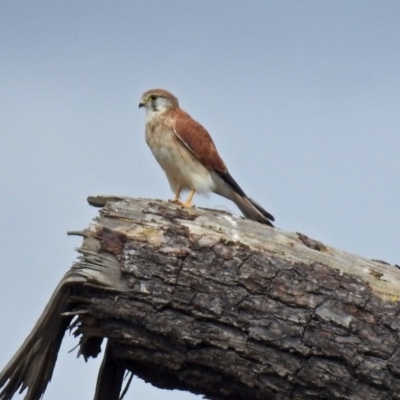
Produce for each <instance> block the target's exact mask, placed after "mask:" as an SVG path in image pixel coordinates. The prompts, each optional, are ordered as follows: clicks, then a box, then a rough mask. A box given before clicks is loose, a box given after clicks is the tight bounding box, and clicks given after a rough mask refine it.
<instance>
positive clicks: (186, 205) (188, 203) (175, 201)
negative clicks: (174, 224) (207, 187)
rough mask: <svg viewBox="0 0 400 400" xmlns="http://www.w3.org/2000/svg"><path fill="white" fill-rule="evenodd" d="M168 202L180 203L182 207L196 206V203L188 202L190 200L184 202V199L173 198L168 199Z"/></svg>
mask: <svg viewBox="0 0 400 400" xmlns="http://www.w3.org/2000/svg"><path fill="white" fill-rule="evenodd" d="M168 202H169V203H173V204H178V205H180V206H181V207H184V208H194V205H193V204H192V202H188V201H186V202H185V203H184V202H183V201H180V200H178V199H171V200H168Z"/></svg>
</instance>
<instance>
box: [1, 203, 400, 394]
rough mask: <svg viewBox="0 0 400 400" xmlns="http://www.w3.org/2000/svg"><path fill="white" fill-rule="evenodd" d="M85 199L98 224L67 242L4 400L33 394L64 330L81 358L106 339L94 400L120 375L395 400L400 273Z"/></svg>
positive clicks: (230, 219) (226, 228) (147, 207)
mask: <svg viewBox="0 0 400 400" xmlns="http://www.w3.org/2000/svg"><path fill="white" fill-rule="evenodd" d="M89 202H90V203H91V204H92V205H95V206H99V207H102V208H101V209H100V216H99V217H98V218H97V219H96V220H95V222H94V223H93V224H92V225H91V226H90V227H89V228H88V229H86V230H85V231H83V232H74V234H80V235H82V236H84V242H83V245H82V247H81V248H80V249H79V250H78V251H79V253H80V254H81V256H80V259H79V261H78V262H77V263H76V264H75V265H74V266H73V267H72V268H71V270H70V271H68V272H67V274H66V275H65V277H64V278H63V280H62V281H61V283H60V284H59V286H58V287H57V289H56V291H55V293H54V295H53V297H52V299H51V300H50V302H49V304H48V306H47V307H46V309H45V311H44V312H43V314H42V316H41V318H40V319H39V321H38V323H37V325H36V326H35V328H34V330H33V331H32V333H31V334H30V335H29V337H28V338H27V339H26V341H25V342H24V344H23V345H22V346H21V348H20V349H19V351H18V352H17V353H16V355H15V356H14V357H13V359H12V360H11V361H10V362H9V364H8V365H7V366H6V367H5V368H4V370H3V371H2V372H1V373H0V388H1V387H2V388H3V389H2V392H1V394H0V399H1V400H9V399H11V398H12V396H13V395H14V393H16V392H17V391H18V390H23V389H26V390H27V394H26V399H27V400H38V399H39V398H40V397H41V395H42V394H43V393H44V391H45V389H46V386H47V384H48V382H49V380H50V379H51V375H52V371H53V368H54V365H55V361H56V357H57V352H58V350H59V347H60V344H61V340H62V336H63V334H64V331H65V330H66V329H67V327H68V326H69V325H70V324H71V325H70V327H72V329H75V334H76V335H77V336H80V349H79V354H82V355H83V356H84V357H85V358H88V357H95V356H97V355H98V353H99V352H100V344H101V341H102V340H103V338H107V339H108V346H107V357H106V360H104V362H103V367H102V370H101V372H100V375H99V381H98V384H97V390H96V395H95V399H96V400H100V399H103V398H110V399H111V398H112V399H114V398H117V397H118V394H119V392H120V389H121V385H122V375H123V371H124V370H128V371H131V372H132V373H134V374H136V375H137V376H139V377H141V378H143V379H145V380H146V381H149V382H151V383H152V384H153V385H155V386H158V387H160V388H169V389H172V388H174V389H185V390H189V391H191V392H193V393H197V394H203V395H205V396H206V397H208V398H210V399H215V400H228V399H229V400H232V399H246V400H249V399H254V400H258V399H263V400H264V399H270V400H275V399H276V400H284V399H297V400H300V399H304V400H305V399H349V400H350V399H351V400H358V399H359V400H368V399H371V400H377V399H382V400H383V399H400V349H399V331H400V314H399V311H400V303H399V289H400V269H399V267H398V266H394V265H388V264H386V263H383V262H381V261H372V260H367V259H364V258H362V257H358V256H355V255H352V254H348V253H345V252H343V251H340V250H337V249H334V248H331V247H329V246H327V245H324V244H322V243H320V242H318V241H315V240H312V239H309V238H308V237H307V236H305V235H301V234H294V233H288V232H284V231H281V230H279V229H272V228H269V227H267V226H264V225H261V224H259V223H256V222H252V221H248V220H243V219H241V218H239V217H235V216H232V215H230V214H227V213H225V212H220V211H215V210H202V209H190V210H186V209H182V208H180V207H179V206H176V205H173V204H170V203H165V202H161V201H148V200H138V199H126V198H124V199H123V198H115V197H114V198H111V197H95V198H89ZM107 371H109V372H107ZM110 371H111V372H110ZM105 391H108V392H107V393H110V395H109V397H107V396H106V397H104V392H105Z"/></svg>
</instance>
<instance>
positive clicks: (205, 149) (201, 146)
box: [174, 110, 226, 172]
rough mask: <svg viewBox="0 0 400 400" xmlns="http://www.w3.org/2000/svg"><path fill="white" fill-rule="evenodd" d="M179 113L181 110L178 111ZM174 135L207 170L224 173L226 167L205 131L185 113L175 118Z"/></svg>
mask: <svg viewBox="0 0 400 400" xmlns="http://www.w3.org/2000/svg"><path fill="white" fill-rule="evenodd" d="M180 111H181V110H180ZM174 133H175V135H176V136H177V138H178V139H179V140H180V141H181V143H182V144H183V145H184V146H185V147H186V148H187V149H188V150H189V151H190V152H191V153H192V154H193V155H194V156H196V158H197V159H198V160H199V161H200V162H201V163H202V164H203V165H204V166H205V167H206V168H208V169H212V170H214V171H216V172H225V171H226V166H225V164H224V162H223V161H222V159H221V157H220V156H219V154H218V151H217V149H216V147H215V144H214V142H213V140H212V139H211V136H210V134H209V133H208V132H207V130H206V129H205V128H204V127H203V126H202V125H200V124H199V123H198V122H197V121H195V120H194V119H193V118H192V117H191V116H190V115H188V114H186V113H185V112H182V111H181V112H180V113H179V114H178V115H177V116H176V118H175V124H174Z"/></svg>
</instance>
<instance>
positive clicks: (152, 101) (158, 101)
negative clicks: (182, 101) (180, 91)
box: [139, 89, 179, 113]
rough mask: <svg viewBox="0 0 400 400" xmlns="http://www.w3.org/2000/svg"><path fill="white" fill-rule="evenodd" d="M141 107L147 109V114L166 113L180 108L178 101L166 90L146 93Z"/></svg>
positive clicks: (141, 101) (154, 90) (141, 100)
mask: <svg viewBox="0 0 400 400" xmlns="http://www.w3.org/2000/svg"><path fill="white" fill-rule="evenodd" d="M139 107H145V108H146V111H147V112H151V113H153V112H164V111H167V110H170V109H171V108H178V107H179V103H178V99H177V98H176V97H175V96H174V95H173V94H172V93H170V92H167V91H166V90H164V89H151V90H148V91H147V92H144V93H143V95H142V98H141V99H140V103H139Z"/></svg>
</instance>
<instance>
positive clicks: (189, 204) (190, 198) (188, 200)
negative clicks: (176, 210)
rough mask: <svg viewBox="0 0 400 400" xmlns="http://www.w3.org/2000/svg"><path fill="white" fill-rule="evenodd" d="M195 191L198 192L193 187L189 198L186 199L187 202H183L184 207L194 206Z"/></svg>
mask: <svg viewBox="0 0 400 400" xmlns="http://www.w3.org/2000/svg"><path fill="white" fill-rule="evenodd" d="M195 193H196V191H195V190H194V189H191V190H190V193H189V197H188V199H187V200H186V202H185V203H183V204H182V205H183V207H187V208H191V207H193V206H192V200H193V197H194V194H195Z"/></svg>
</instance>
